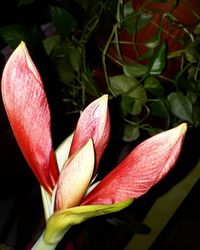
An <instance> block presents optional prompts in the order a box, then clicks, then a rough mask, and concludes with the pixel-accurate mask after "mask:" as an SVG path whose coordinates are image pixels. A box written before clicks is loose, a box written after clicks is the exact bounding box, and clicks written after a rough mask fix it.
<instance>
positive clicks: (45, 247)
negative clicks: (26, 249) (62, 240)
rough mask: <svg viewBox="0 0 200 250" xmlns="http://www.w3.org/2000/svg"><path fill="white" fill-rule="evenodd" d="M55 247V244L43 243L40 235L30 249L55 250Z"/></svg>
mask: <svg viewBox="0 0 200 250" xmlns="http://www.w3.org/2000/svg"><path fill="white" fill-rule="evenodd" d="M56 247H57V243H56V244H51V245H48V244H47V243H45V241H44V238H43V234H42V235H41V236H40V238H39V239H38V241H37V242H36V243H35V245H34V246H33V247H32V248H31V250H54V249H56Z"/></svg>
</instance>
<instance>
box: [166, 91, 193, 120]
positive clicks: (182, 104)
mask: <svg viewBox="0 0 200 250" xmlns="http://www.w3.org/2000/svg"><path fill="white" fill-rule="evenodd" d="M168 100H169V103H170V107H171V111H172V114H173V115H175V116H177V117H179V118H180V119H182V120H184V121H188V122H190V123H193V121H192V103H191V102H190V100H189V99H188V98H187V97H186V96H184V95H183V94H182V93H180V92H172V93H171V94H170V95H169V96H168Z"/></svg>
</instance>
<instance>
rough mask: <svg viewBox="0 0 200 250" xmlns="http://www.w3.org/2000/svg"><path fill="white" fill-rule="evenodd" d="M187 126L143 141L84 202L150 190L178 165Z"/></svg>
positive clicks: (122, 197) (106, 201)
mask: <svg viewBox="0 0 200 250" xmlns="http://www.w3.org/2000/svg"><path fill="white" fill-rule="evenodd" d="M186 129H187V126H186V124H181V125H179V126H178V127H176V128H173V129H170V130H168V131H165V132H162V133H160V134H157V135H155V136H153V137H151V138H149V139H147V140H145V141H144V142H142V143H141V144H140V145H138V146H137V147H136V148H135V149H134V150H133V151H132V152H131V153H130V154H129V155H128V156H127V157H126V158H125V159H124V160H123V161H122V162H121V163H120V164H119V165H118V166H117V167H116V168H115V169H114V170H113V171H112V172H111V173H110V174H109V175H107V176H106V177H105V178H104V179H103V180H102V181H101V182H100V183H99V184H98V185H97V186H96V187H95V188H94V189H93V190H92V191H91V193H89V194H88V195H87V196H86V197H85V198H84V199H83V201H82V203H81V204H82V205H86V204H113V203H116V202H120V201H124V200H127V199H130V198H138V197H140V196H141V195H143V194H144V193H146V192H147V191H148V190H149V189H150V188H151V187H152V186H153V185H155V184H156V183H157V182H158V181H160V180H161V179H162V178H163V177H164V176H165V175H166V174H167V173H168V172H169V170H170V169H171V168H172V167H173V166H174V165H175V163H176V160H177V158H178V156H179V153H180V150H181V146H182V143H183V139H184V135H185V133H186Z"/></svg>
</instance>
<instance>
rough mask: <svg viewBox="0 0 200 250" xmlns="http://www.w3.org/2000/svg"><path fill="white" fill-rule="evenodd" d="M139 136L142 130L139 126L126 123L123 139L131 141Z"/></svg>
mask: <svg viewBox="0 0 200 250" xmlns="http://www.w3.org/2000/svg"><path fill="white" fill-rule="evenodd" d="M139 136H140V130H139V127H138V126H134V125H131V124H128V123H125V125H124V134H123V141H126V142H131V141H134V140H136V139H138V137H139Z"/></svg>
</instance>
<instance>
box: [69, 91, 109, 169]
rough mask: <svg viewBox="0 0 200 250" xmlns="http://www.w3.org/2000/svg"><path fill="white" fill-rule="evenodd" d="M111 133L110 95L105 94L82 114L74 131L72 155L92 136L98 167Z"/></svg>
mask: <svg viewBox="0 0 200 250" xmlns="http://www.w3.org/2000/svg"><path fill="white" fill-rule="evenodd" d="M109 135H110V116H109V112H108V95H103V96H102V97H100V98H98V99H97V100H95V101H93V102H92V103H90V104H89V105H88V106H87V107H86V109H85V110H84V111H83V113H82V114H81V116H80V118H79V120H78V123H77V127H76V130H75V133H74V137H73V141H72V145H71V148H70V154H69V155H70V156H71V155H73V154H74V153H75V152H76V151H77V150H78V149H80V148H81V147H83V146H84V145H85V144H86V143H87V141H88V140H89V139H90V138H92V140H93V142H94V148H95V153H96V155H95V157H96V158H95V160H96V167H97V166H98V164H99V162H100V159H101V156H102V154H103V152H104V150H105V148H106V146H107V144H108V140H109Z"/></svg>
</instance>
